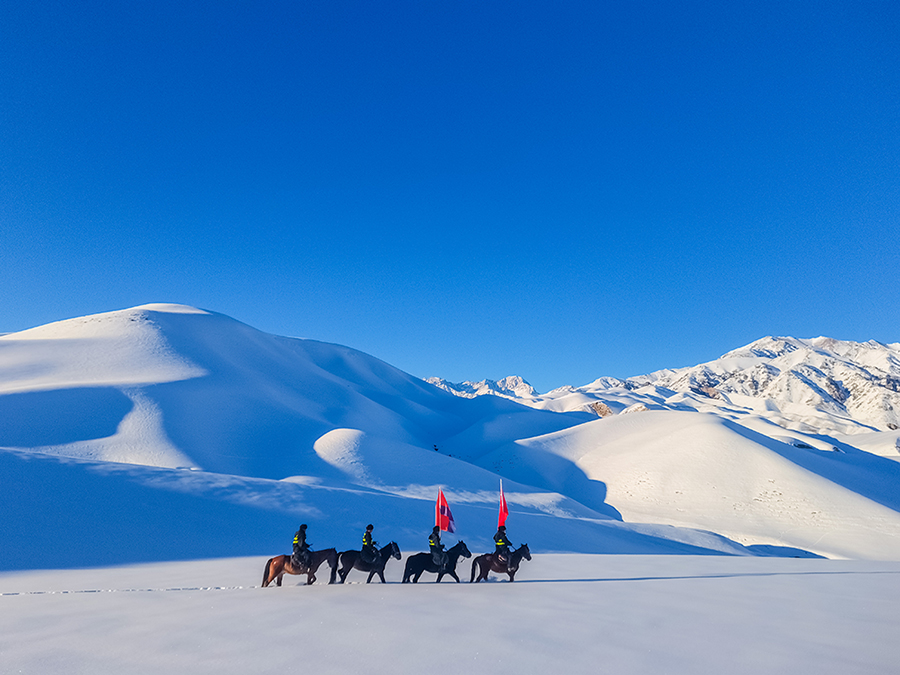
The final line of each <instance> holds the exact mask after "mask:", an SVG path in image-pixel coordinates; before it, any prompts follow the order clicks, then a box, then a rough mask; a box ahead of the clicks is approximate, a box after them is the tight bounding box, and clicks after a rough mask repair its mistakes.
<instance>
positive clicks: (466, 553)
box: [457, 539, 472, 558]
mask: <svg viewBox="0 0 900 675" xmlns="http://www.w3.org/2000/svg"><path fill="white" fill-rule="evenodd" d="M457 546H459V554H460V555H461V556H462V557H463V558H471V557H472V552H471V551H470V550H469V547H468V546H466V542H464V541H463V540H462V539H460V540H459V543H458V544H457Z"/></svg>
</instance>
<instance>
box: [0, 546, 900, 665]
mask: <svg viewBox="0 0 900 675" xmlns="http://www.w3.org/2000/svg"><path fill="white" fill-rule="evenodd" d="M264 562H265V561H264V559H260V558H236V559H222V560H214V561H202V562H201V561H194V562H182V563H164V564H155V565H139V566H128V567H119V568H116V569H97V570H73V571H65V572H56V571H54V572H22V573H7V574H2V575H0V593H2V595H0V606H2V608H3V611H0V654H2V667H0V669H2V671H3V672H4V673H19V672H22V673H73V674H79V673H98V672H116V673H120V674H122V675H130V674H144V673H158V672H165V671H169V672H193V673H198V674H202V673H210V674H212V673H216V674H219V675H222V674H228V673H248V672H279V671H282V670H285V671H293V670H296V669H297V668H301V667H302V669H303V670H304V671H309V672H355V671H357V670H359V669H360V667H361V664H364V669H365V670H366V672H371V673H376V674H380V673H385V674H387V673H409V672H416V671H420V670H422V669H423V668H424V666H423V664H434V663H435V660H437V665H438V667H440V668H441V669H442V670H446V671H447V672H476V671H478V670H479V669H485V670H489V671H490V672H495V673H534V672H560V671H565V672H575V673H589V672H590V673H616V674H617V675H629V674H631V673H633V674H643V673H670V674H676V675H678V674H684V675H688V674H692V675H696V674H697V673H722V672H727V673H731V674H733V675H743V674H744V673H747V674H751V673H754V674H755V673H761V672H763V673H808V672H814V673H820V674H822V675H828V674H830V673H834V674H836V675H838V674H840V675H845V674H846V673H850V672H853V673H863V672H864V673H875V674H879V673H880V674H887V673H893V672H896V664H897V660H898V658H900V647H898V643H897V641H896V639H895V634H896V629H897V625H898V622H897V618H896V607H897V603H898V602H900V583H898V582H900V563H896V562H891V563H886V562H880V563H876V562H860V561H833V560H793V559H777V558H721V557H699V558H698V557H693V556H674V557H672V556H599V555H553V554H546V555H540V556H535V557H534V559H533V561H532V562H530V563H524V567H523V569H522V572H521V579H520V580H517V581H516V582H515V583H513V584H509V583H505V582H499V581H497V580H496V579H494V580H493V581H492V582H487V583H480V584H468V583H460V584H456V583H453V582H450V583H447V582H442V583H441V584H440V585H435V584H434V583H431V581H432V580H433V578H434V576H433V575H427V574H426V576H425V577H423V579H422V580H421V581H420V582H419V583H418V584H400V583H398V582H399V579H400V576H401V575H402V567H401V564H400V563H398V562H396V561H392V563H391V564H389V565H388V567H387V574H386V577H387V581H388V583H387V584H385V585H381V584H380V583H377V582H375V583H372V584H369V585H366V584H365V583H361V581H362V580H363V576H362V575H361V574H360V573H358V572H354V573H351V576H350V577H349V578H348V583H346V584H344V585H334V586H329V585H320V584H318V583H317V584H316V585H314V586H299V585H295V582H296V580H297V579H298V578H297V577H288V579H289V580H290V581H289V583H287V584H286V585H285V586H284V587H282V588H276V587H270V588H266V589H262V588H259V587H258V586H259V579H260V576H261V570H262V565H263V563H264ZM354 574H356V575H358V576H357V577H354V576H353V575H354ZM426 580H427V581H426ZM351 581H352V583H350V582H351Z"/></svg>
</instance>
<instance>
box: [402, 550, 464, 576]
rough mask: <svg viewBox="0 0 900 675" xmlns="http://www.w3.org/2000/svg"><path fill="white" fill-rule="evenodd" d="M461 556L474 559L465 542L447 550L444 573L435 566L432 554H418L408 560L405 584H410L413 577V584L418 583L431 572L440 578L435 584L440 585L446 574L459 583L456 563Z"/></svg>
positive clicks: (404, 573)
mask: <svg viewBox="0 0 900 675" xmlns="http://www.w3.org/2000/svg"><path fill="white" fill-rule="evenodd" d="M460 556H462V557H463V558H471V557H472V553H471V552H470V551H469V549H468V547H467V546H466V544H465V542H464V541H459V542H458V543H457V544H456V545H455V546H451V547H450V548H448V549H447V564H446V565H445V566H444V569H443V571H442V570H441V569H440V568H439V567H438V566H437V565H435V564H434V557H433V556H432V555H431V553H416V554H415V555H411V556H409V557H408V558H407V559H406V570H405V571H404V572H403V583H404V584H406V583H409V580H410V579H409V578H410V577H412V582H413V583H416V582H417V581H418V580H419V577H421V576H422V574H423V573H424V572H431V573H432V574H434V573H437V575H438V578H437V581H436V582H435V583H440V581H441V579H442V578H443V577H444V575H445V574H449V575H450V576H451V577H453V578H454V579H456V581H457V583H458V582H459V577H458V576H457V575H456V563H457V562H458V561H459V557H460ZM413 575H415V576H413Z"/></svg>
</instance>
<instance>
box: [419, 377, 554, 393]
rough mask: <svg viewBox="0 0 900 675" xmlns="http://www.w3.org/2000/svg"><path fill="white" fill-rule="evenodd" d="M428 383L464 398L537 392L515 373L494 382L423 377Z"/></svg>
mask: <svg viewBox="0 0 900 675" xmlns="http://www.w3.org/2000/svg"><path fill="white" fill-rule="evenodd" d="M425 381H426V382H428V383H429V384H433V385H434V386H435V387H437V388H439V389H443V390H444V391H448V392H450V393H451V394H454V395H456V396H462V397H464V398H475V397H476V396H483V395H484V394H494V395H495V396H504V397H506V398H513V399H516V398H533V397H535V396H537V392H536V391H535V389H534V387H532V386H531V385H530V384H529V383H528V382H526V381H525V380H523V379H522V378H521V377H519V376H517V375H510V376H509V377H504V378H503V379H502V380H498V381H497V382H494V380H481V382H469V381H465V382H459V383H454V382H448V381H447V380H444V379H441V378H440V377H429V378H426V379H425Z"/></svg>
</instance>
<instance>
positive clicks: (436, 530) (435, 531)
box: [431, 525, 441, 534]
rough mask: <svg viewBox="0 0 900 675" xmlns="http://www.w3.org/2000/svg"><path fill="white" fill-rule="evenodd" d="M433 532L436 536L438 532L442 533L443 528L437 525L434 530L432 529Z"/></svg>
mask: <svg viewBox="0 0 900 675" xmlns="http://www.w3.org/2000/svg"><path fill="white" fill-rule="evenodd" d="M431 531H432V532H434V533H435V534H437V533H438V532H440V531H441V528H440V527H438V526H437V525H435V526H434V527H433V528H431Z"/></svg>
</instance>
